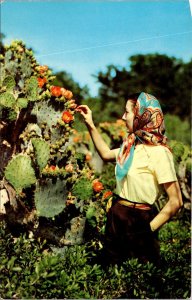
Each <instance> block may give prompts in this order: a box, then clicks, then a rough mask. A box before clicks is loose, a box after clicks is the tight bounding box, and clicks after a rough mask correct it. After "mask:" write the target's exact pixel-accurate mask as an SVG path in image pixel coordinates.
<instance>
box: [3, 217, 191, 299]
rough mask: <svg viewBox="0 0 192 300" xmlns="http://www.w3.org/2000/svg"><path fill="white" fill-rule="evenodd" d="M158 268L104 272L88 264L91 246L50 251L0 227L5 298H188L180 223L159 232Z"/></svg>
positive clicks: (132, 265) (127, 266)
mask: <svg viewBox="0 0 192 300" xmlns="http://www.w3.org/2000/svg"><path fill="white" fill-rule="evenodd" d="M159 236H160V241H161V256H162V263H161V267H160V268H157V267H156V266H154V265H153V264H151V263H146V264H141V263H139V262H138V260H137V259H131V260H128V261H126V262H125V263H124V264H123V265H122V266H121V267H117V266H114V267H109V268H107V269H103V268H102V267H101V266H100V265H98V264H95V263H93V262H92V260H93V258H94V257H93V253H94V252H93V250H92V248H90V243H88V244H84V245H78V246H77V245H76V246H70V247H67V248H66V247H65V248H56V247H50V245H49V244H47V243H46V241H44V242H43V241H42V240H35V239H34V238H33V236H32V235H30V234H29V236H26V235H19V236H17V237H14V238H13V236H11V234H10V233H9V231H8V230H7V228H6V226H5V224H3V223H2V224H1V228H0V248H1V262H0V280H1V287H0V294H1V297H2V298H8V299H10V298H11V299H13V298H14V299H51V298H55V299H63V298H67V299H79V298H83V299H113V298H116V299H118V298H119V299H121V298H126V299H159V298H160V299H164V298H166V299H187V298H189V297H190V290H191V289H190V232H189V224H188V223H187V222H183V221H182V220H177V221H173V222H170V223H169V224H167V225H165V226H164V227H163V228H162V229H161V230H160V233H159Z"/></svg>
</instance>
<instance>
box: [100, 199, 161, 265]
mask: <svg viewBox="0 0 192 300" xmlns="http://www.w3.org/2000/svg"><path fill="white" fill-rule="evenodd" d="M154 216H155V214H154V211H153V209H151V210H141V209H138V208H130V207H128V206H124V205H121V204H119V203H118V201H117V202H115V204H114V205H113V206H112V207H111V208H110V209H109V211H108V213H107V223H106V233H105V242H104V251H103V255H102V256H103V262H104V264H119V263H122V262H123V261H125V260H126V259H128V258H138V259H139V260H141V261H143V262H146V261H150V262H153V263H154V264H156V265H158V264H159V263H160V254H159V243H158V240H157V233H156V232H155V233H154V232H152V231H151V229H150V225H149V223H150V221H151V220H152V219H153V218H154Z"/></svg>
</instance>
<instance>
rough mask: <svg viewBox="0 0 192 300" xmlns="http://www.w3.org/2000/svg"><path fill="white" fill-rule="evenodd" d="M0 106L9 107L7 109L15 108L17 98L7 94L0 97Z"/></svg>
mask: <svg viewBox="0 0 192 300" xmlns="http://www.w3.org/2000/svg"><path fill="white" fill-rule="evenodd" d="M0 105H2V106H4V107H7V108H13V106H14V105H15V98H14V96H13V94H11V93H8V92H5V93H2V94H1V95H0Z"/></svg>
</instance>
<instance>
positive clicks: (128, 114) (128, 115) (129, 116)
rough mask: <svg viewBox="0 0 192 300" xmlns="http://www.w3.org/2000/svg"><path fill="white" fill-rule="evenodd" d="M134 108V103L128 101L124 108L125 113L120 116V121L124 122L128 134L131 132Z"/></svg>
mask: <svg viewBox="0 0 192 300" xmlns="http://www.w3.org/2000/svg"><path fill="white" fill-rule="evenodd" d="M134 106H135V103H134V102H132V101H131V100H128V101H127V103H126V106H125V112H124V114H123V116H122V119H123V120H124V121H125V122H126V126H127V129H128V132H130V133H131V132H133V120H134V116H135V115H134Z"/></svg>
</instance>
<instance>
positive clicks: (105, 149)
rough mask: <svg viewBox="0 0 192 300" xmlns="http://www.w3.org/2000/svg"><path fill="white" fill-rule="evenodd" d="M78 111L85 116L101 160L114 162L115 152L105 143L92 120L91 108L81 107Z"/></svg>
mask: <svg viewBox="0 0 192 300" xmlns="http://www.w3.org/2000/svg"><path fill="white" fill-rule="evenodd" d="M76 111H78V112H80V114H81V115H82V116H83V118H84V121H85V124H86V125H87V128H88V130H89V133H90V135H91V138H92V140H93V143H94V145H95V148H96V150H97V152H98V153H99V155H100V156H101V158H102V159H103V160H105V161H114V160H115V150H111V149H110V148H109V146H108V145H107V144H106V143H105V141H104V140H103V138H102V137H101V135H100V133H99V132H98V130H97V128H96V127H95V125H94V122H93V119H92V111H91V110H90V108H89V107H88V106H87V105H79V106H78V107H77V108H76Z"/></svg>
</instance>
